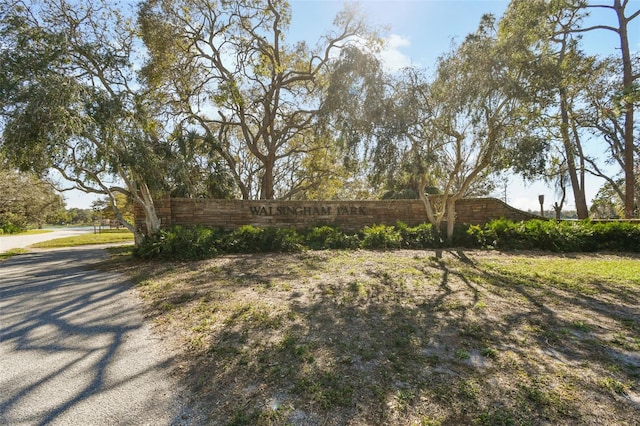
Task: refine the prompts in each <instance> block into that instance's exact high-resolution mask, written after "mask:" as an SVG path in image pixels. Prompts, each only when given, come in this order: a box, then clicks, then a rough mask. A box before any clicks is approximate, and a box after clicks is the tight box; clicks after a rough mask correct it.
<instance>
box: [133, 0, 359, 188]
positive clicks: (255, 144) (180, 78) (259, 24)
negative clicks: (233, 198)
mask: <svg viewBox="0 0 640 426" xmlns="http://www.w3.org/2000/svg"><path fill="white" fill-rule="evenodd" d="M290 19H291V16H290V10H289V5H288V3H287V2H286V1H284V0H267V1H254V0H241V1H235V2H226V1H222V2H214V1H211V0H147V1H145V2H143V3H142V4H141V5H140V8H139V13H138V22H139V25H140V29H141V33H142V34H143V39H144V42H145V44H146V46H147V48H148V50H149V52H150V59H149V61H147V63H146V66H145V69H144V74H143V75H144V76H145V78H146V83H147V84H148V85H150V86H154V87H157V88H160V89H161V90H162V91H163V93H164V94H165V96H166V98H165V99H166V101H167V103H168V104H169V105H171V107H172V108H173V110H174V112H175V114H176V115H177V116H179V117H181V119H182V120H184V123H185V127H189V126H191V127H192V128H197V129H198V131H199V132H201V133H202V134H204V135H205V140H206V141H207V142H208V143H209V144H210V147H211V149H213V150H215V151H217V152H218V153H219V155H220V156H221V157H222V158H223V159H224V160H225V161H226V163H227V166H228V168H229V170H230V171H231V173H232V174H233V177H234V180H235V182H236V185H237V186H238V188H239V189H240V192H241V194H242V197H243V198H244V199H251V198H260V199H273V198H279V199H286V198H291V197H294V196H296V194H299V193H300V192H301V191H303V190H305V189H307V188H312V187H314V185H317V183H318V181H321V180H322V179H325V177H326V175H325V174H324V173H315V174H310V173H305V174H300V173H297V170H300V169H301V168H304V164H305V162H306V163H307V164H308V162H309V161H310V160H309V158H313V157H315V158H316V160H317V158H318V153H319V152H322V151H326V150H327V149H330V145H329V144H330V143H331V140H330V139H327V138H323V137H319V135H318V133H317V131H316V130H317V129H318V126H317V116H318V107H319V104H320V100H321V98H322V96H323V82H324V72H325V69H326V67H327V65H328V64H329V63H330V62H331V61H332V54H333V52H334V51H336V50H337V49H339V48H341V47H343V46H345V45H347V44H349V43H353V42H354V40H355V37H356V36H359V40H362V39H363V38H362V37H365V36H366V35H367V28H366V26H365V25H364V23H363V21H362V20H360V19H359V18H358V17H357V16H356V14H354V13H353V10H346V11H345V12H343V13H341V14H340V15H339V16H338V17H337V18H336V21H335V23H336V27H337V28H338V30H337V31H336V32H334V33H332V34H330V35H328V36H327V37H325V38H324V39H322V40H321V42H320V43H319V44H318V47H316V48H314V49H311V48H309V47H308V46H307V45H306V44H305V43H304V42H299V43H296V44H293V45H292V44H288V43H286V41H285V39H284V33H285V32H286V30H287V28H288V25H289V22H290ZM316 160H313V161H316ZM325 165H327V164H326V163H325Z"/></svg>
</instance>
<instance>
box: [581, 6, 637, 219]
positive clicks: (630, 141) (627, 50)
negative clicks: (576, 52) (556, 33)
mask: <svg viewBox="0 0 640 426" xmlns="http://www.w3.org/2000/svg"><path fill="white" fill-rule="evenodd" d="M584 7H585V8H587V9H608V10H611V11H613V12H614V13H615V16H616V19H617V24H618V25H617V26H610V25H594V26H590V27H583V28H580V29H579V30H577V31H578V32H586V31H593V30H606V31H612V32H614V33H616V34H617V35H618V38H619V40H620V60H621V62H622V79H621V80H622V81H621V83H622V84H621V85H620V86H619V88H618V91H617V98H618V103H619V106H620V109H621V112H622V114H621V115H622V116H623V117H624V118H623V127H622V129H621V130H622V135H623V140H624V151H623V158H624V164H623V170H624V182H625V193H624V216H625V218H632V217H634V216H637V215H638V214H640V211H639V208H638V204H637V201H636V199H635V194H636V191H635V188H636V174H635V167H636V162H635V158H636V156H637V155H638V154H637V151H638V149H639V148H638V145H640V143H639V142H638V140H640V137H638V136H636V132H637V130H636V128H635V126H636V124H635V122H634V117H635V109H636V108H637V107H638V106H639V105H640V85H639V84H638V82H639V81H640V61H639V60H638V59H637V57H636V58H635V60H634V57H633V53H632V48H631V45H630V43H629V33H630V30H631V28H630V27H631V24H632V21H633V20H635V19H637V18H638V17H639V16H640V7H638V8H636V7H634V3H632V2H631V1H630V0H611V3H610V4H586V5H584ZM629 9H631V10H629ZM634 9H635V10H634ZM636 31H637V30H636Z"/></svg>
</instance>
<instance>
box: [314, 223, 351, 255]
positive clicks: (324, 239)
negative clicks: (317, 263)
mask: <svg viewBox="0 0 640 426" xmlns="http://www.w3.org/2000/svg"><path fill="white" fill-rule="evenodd" d="M304 243H305V244H306V246H307V247H309V248H310V249H313V250H326V249H355V248H358V247H359V246H360V240H359V239H358V236H357V235H348V234H345V233H344V232H342V231H341V230H340V229H339V228H333V227H331V226H319V227H316V228H312V229H311V230H309V231H308V232H307V233H306V234H305V236H304Z"/></svg>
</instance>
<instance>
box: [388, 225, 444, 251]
mask: <svg viewBox="0 0 640 426" xmlns="http://www.w3.org/2000/svg"><path fill="white" fill-rule="evenodd" d="M396 228H397V230H398V232H399V233H400V237H401V245H402V247H403V248H409V249H425V248H435V247H440V246H441V244H442V243H441V241H440V238H439V237H438V235H437V233H436V232H435V230H434V228H433V226H432V225H431V224H430V223H423V224H420V225H418V226H414V227H410V226H407V225H406V224H404V223H402V222H398V223H397V224H396Z"/></svg>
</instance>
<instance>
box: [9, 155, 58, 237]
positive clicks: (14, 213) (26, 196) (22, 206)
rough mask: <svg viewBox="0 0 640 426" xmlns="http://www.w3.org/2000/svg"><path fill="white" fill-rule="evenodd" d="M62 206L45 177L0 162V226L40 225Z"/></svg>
mask: <svg viewBox="0 0 640 426" xmlns="http://www.w3.org/2000/svg"><path fill="white" fill-rule="evenodd" d="M63 206H64V203H63V201H62V197H61V196H60V194H58V193H57V192H56V191H55V190H54V187H53V184H52V183H51V182H50V181H49V180H48V179H41V178H38V177H37V176H35V175H33V174H29V173H21V172H18V171H16V170H13V169H11V168H10V167H7V166H6V165H5V166H2V165H0V229H2V228H7V229H9V228H11V229H20V230H21V229H24V228H26V227H27V226H29V225H33V226H37V227H42V225H43V224H44V223H45V220H46V218H47V216H48V215H50V214H52V213H54V212H56V211H58V210H59V209H61V208H63Z"/></svg>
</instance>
